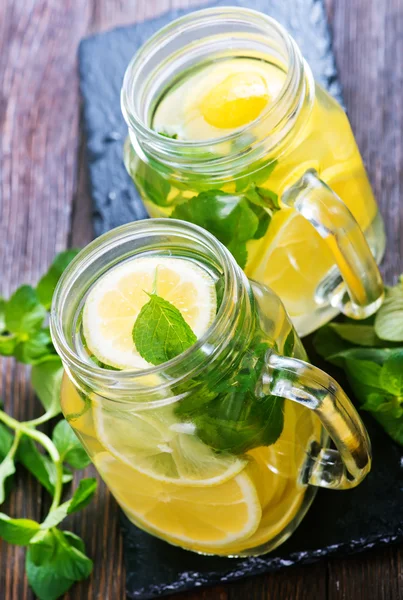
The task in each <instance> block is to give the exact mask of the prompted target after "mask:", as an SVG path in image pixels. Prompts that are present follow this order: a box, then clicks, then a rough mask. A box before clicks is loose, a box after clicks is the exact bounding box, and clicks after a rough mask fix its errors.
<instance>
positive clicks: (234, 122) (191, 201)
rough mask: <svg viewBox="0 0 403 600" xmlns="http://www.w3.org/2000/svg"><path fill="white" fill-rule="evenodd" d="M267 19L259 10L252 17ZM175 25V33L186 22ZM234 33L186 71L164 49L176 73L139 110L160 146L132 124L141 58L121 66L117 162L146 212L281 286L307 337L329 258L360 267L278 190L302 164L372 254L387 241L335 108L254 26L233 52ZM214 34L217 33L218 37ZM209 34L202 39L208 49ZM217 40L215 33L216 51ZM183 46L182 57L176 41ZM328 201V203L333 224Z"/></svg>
mask: <svg viewBox="0 0 403 600" xmlns="http://www.w3.org/2000/svg"><path fill="white" fill-rule="evenodd" d="M224 10H225V9H224ZM228 11H230V9H228ZM235 12H236V13H237V15H238V14H239V15H240V18H241V17H242V19H243V20H244V21H245V22H248V19H250V20H251V23H252V20H253V19H254V18H255V17H254V16H253V14H252V12H249V11H246V10H245V11H241V10H238V11H234V12H233V13H232V12H231V15H230V17H231V18H233V17H234V14H235ZM207 13H208V14H207ZM202 14H205V15H206V18H207V16H210V18H211V19H212V20H213V19H214V17H215V16H216V15H217V14H218V13H215V12H214V11H202V12H200V13H195V22H196V19H197V17H199V19H200V22H202ZM251 14H252V16H251ZM254 14H257V13H254ZM223 18H224V17H223ZM265 19H266V17H263V15H260V22H261V23H264V20H265ZM209 23H210V21H209ZM223 23H224V21H223ZM187 24H188V25H189V26H190V22H188V23H187ZM193 25H194V24H193ZM182 27H183V28H184V29H183V30H181V31H185V22H184V23H183V24H182ZM222 27H223V28H224V25H223V26H222ZM239 27H240V29H241V27H242V25H240V26H239ZM173 31H174V33H176V34H177V35H178V36H179V33H177V32H175V30H173ZM178 31H179V25H178ZM195 31H196V29H195ZM223 31H224V29H223ZM189 35H190V32H189ZM194 36H195V37H196V34H194ZM235 36H236V34H235V33H233V34H232V36H231V37H230V36H228V45H230V46H231V47H233V48H234V50H233V52H232V51H231V52H229V51H228V50H227V51H223V50H216V51H215V52H213V51H211V54H210V55H208V57H207V58H206V59H205V60H202V59H200V60H199V61H197V62H196V64H195V61H193V62H192V63H191V66H189V67H187V68H182V69H181V68H180V67H179V66H178V67H177V69H176V70H175V69H174V67H175V66H176V62H175V61H176V60H177V62H178V64H179V58H176V57H177V55H175V54H173V55H172V56H173V58H172V61H171V63H169V65H170V68H171V71H172V72H173V73H174V75H173V76H171V78H168V77H167V79H166V80H165V81H164V86H162V85H160V87H159V88H158V89H159V93H158V95H155V96H154V97H153V100H152V102H151V101H150V102H149V103H148V105H147V109H144V110H145V111H146V112H144V113H143V117H142V118H143V119H144V120H145V122H146V125H147V126H148V127H150V128H151V129H152V130H153V131H154V132H157V133H158V134H160V136H161V142H157V141H154V140H151V137H150V139H148V137H145V135H144V133H143V132H140V130H139V131H137V129H136V123H135V119H134V116H135V112H134V110H133V112H131V106H130V97H131V96H130V95H131V94H132V89H131V88H130V85H131V80H130V77H131V74H132V73H137V72H141V70H142V68H144V69H145V66H144V64H145V61H146V58H145V57H141V56H139V59H138V62H137V63H136V62H134V64H133V65H132V66H130V67H129V69H128V71H127V76H126V80H125V84H124V88H123V96H122V98H123V101H122V106H123V110H124V114H125V117H126V120H127V122H128V124H129V134H130V137H129V139H128V140H127V143H126V147H125V156H124V157H125V163H126V167H127V169H128V171H129V173H130V175H131V176H132V178H133V180H134V182H135V183H136V186H137V188H138V190H139V192H140V194H141V196H142V199H143V201H144V204H145V206H146V208H147V211H148V212H149V214H150V215H151V216H152V217H158V216H169V217H174V218H177V219H184V220H187V221H191V222H193V223H196V224H198V225H200V226H202V227H205V228H206V229H208V230H209V231H211V232H212V233H213V234H214V235H216V236H217V237H218V238H219V239H220V241H221V242H223V243H224V244H225V245H226V246H227V248H229V250H230V251H231V252H232V253H233V255H234V257H235V258H236V260H237V261H238V263H239V264H240V266H241V267H242V268H244V269H245V272H246V274H247V275H248V277H250V278H252V279H254V280H256V281H259V282H261V283H264V284H265V285H267V286H270V287H271V288H272V289H273V290H274V291H275V292H276V293H278V294H279V296H280V297H281V299H282V300H283V302H284V303H285V306H286V309H287V311H288V313H289V314H290V316H291V317H292V319H293V321H294V323H295V324H296V326H297V329H298V331H299V333H301V334H302V335H305V334H306V333H309V332H310V331H312V330H313V329H315V328H316V327H318V326H319V325H320V324H321V323H323V322H324V321H325V320H327V319H329V318H330V317H331V316H333V315H334V314H335V312H336V311H335V310H334V309H331V308H329V302H330V298H325V299H323V298H321V293H320V290H321V286H322V287H323V286H325V287H326V290H328V289H329V290H330V291H329V292H328V294H330V293H331V291H332V290H333V289H334V288H335V287H337V286H336V283H334V285H331V286H329V285H328V284H323V282H324V281H325V278H326V276H328V275H329V274H331V273H333V275H332V276H333V278H336V277H337V275H335V274H334V269H335V264H336V263H337V266H338V268H339V270H340V272H341V274H342V276H343V277H344V279H345V281H348V279H349V281H348V283H350V284H351V287H353V288H354V286H355V287H356V288H358V287H359V286H360V281H362V280H364V279H365V273H362V272H360V273H359V275H358V276H357V274H355V275H354V276H353V277H351V274H350V267H349V265H347V264H346V265H345V264H344V263H343V259H342V258H341V259H340V260H339V259H338V249H337V247H335V244H332V242H333V241H334V240H335V239H336V243H337V244H338V243H339V239H338V237H337V236H336V238H334V237H332V236H328V238H326V239H323V237H321V235H319V233H318V231H317V230H316V229H315V228H314V227H313V226H312V224H311V223H310V222H308V221H307V220H305V218H304V217H303V216H301V215H300V214H299V213H298V212H297V211H296V210H295V209H294V208H289V207H287V206H286V204H285V202H284V199H285V194H286V192H288V191H289V190H290V189H291V188H292V187H293V186H295V185H297V182H298V181H299V180H300V178H301V177H302V176H303V175H304V174H305V173H306V172H311V171H312V172H315V175H316V176H317V177H319V178H320V180H322V181H323V182H324V183H326V184H327V185H328V186H330V188H331V189H332V190H333V192H335V194H337V196H339V198H341V200H342V201H343V202H344V204H345V205H346V206H347V207H348V209H349V210H350V211H351V213H352V215H353V216H354V217H355V219H356V221H357V222H358V224H359V226H360V228H361V229H362V231H364V233H365V236H366V238H367V241H368V243H369V245H370V247H371V250H372V253H373V254H374V255H375V258H376V260H377V261H378V262H379V261H380V259H381V257H382V254H383V250H384V243H385V242H384V233H383V229H382V222H381V219H380V216H379V214H378V209H377V205H376V202H375V199H374V196H373V193H372V190H371V186H370V184H369V181H368V177H367V175H366V172H365V169H364V166H363V163H362V159H361V156H360V153H359V150H358V148H357V145H356V142H355V140H354V136H353V134H352V131H351V128H350V124H349V121H348V119H347V116H346V114H345V112H344V111H343V110H342V108H341V107H340V105H339V104H338V103H337V102H336V101H335V100H334V99H333V98H332V97H331V96H330V95H329V94H328V93H327V92H326V91H324V90H323V89H322V88H321V87H320V86H319V85H317V84H316V85H315V84H314V82H313V81H312V80H311V79H310V77H311V75H310V71H309V67H307V66H306V65H303V63H302V62H301V65H300V67H299V68H300V71H298V70H297V67H295V66H293V67H291V66H290V64H287V60H286V59H285V58H283V57H282V56H279V50H278V44H279V42H278V40H277V39H276V38H275V37H274V33H273V40H270V32H269V29H268V32H267V39H268V40H269V41H268V42H267V43H268V46H270V42H272V48H270V47H268V48H267V51H262V50H261V49H260V50H257V49H256V47H257V41H256V37H257V36H256V37H254V35H252V34H251V35H250V47H247V45H246V44H245V40H244V38H242V37H241V34H240V41H239V45H240V47H242V50H241V49H238V48H237V45H236V44H237V42H238V40H237V38H236V37H235ZM221 37H222V40H223V39H225V34H222V36H221ZM213 39H214V38H213V37H211V39H210V38H209V37H206V45H207V44H208V43H210V45H212V40H213ZM187 40H188V38H186V41H187ZM222 40H221V39H219V36H217V42H216V44H217V48H221V47H222ZM156 43H157V38H156ZM194 43H196V42H194ZM150 44H151V42H150ZM184 44H185V42H184ZM211 47H212V46H211ZM200 48H201V50H200V54H201V55H203V56H204V55H205V54H207V51H206V52H205V54H202V50H203V49H204V46H203V45H202V42H200ZM181 50H182V52H183V55H185V53H186V46H185V45H184V46H183V48H181ZM162 52H163V51H162V50H161V53H162ZM190 53H191V45H190V46H189V54H190ZM179 56H181V57H182V55H179V54H178V57H179ZM162 60H163V58H162V57H161V61H162ZM181 60H182V63H184V61H185V59H184V58H183V57H182V58H181ZM189 60H190V59H189ZM292 69H293V70H292ZM171 71H169V72H171ZM156 73H157V71H156ZM149 77H150V80H151V81H152V75H149ZM156 78H157V75H156ZM304 80H305V83H304ZM298 82H299V83H298ZM292 86H294V87H295V91H294V92H291V91H290V90H291V89H292ZM298 86H299V87H298ZM150 89H151V86H150ZM155 89H157V87H155ZM137 92H138V90H137V88H136V94H137ZM287 95H288V96H287ZM126 98H127V99H128V100H127V103H126V102H125V99H126ZM287 98H288V100H287ZM287 102H288V104H287ZM276 115H278V118H277V116H276ZM164 138H165V140H168V141H166V142H165V144H166V148H165V147H164ZM140 149H141V151H140ZM202 160H204V161H205V162H204V163H203V164H202V163H201V162H200V161H202ZM192 161H193V165H192ZM225 161H227V162H225ZM336 209H337V207H336V208H332V209H331V212H332V211H333V212H334V213H335V214H334V220H335V222H337V220H338V215H337V214H336ZM339 221H340V222H341V219H339ZM319 225H320V223H319ZM341 227H342V225H340V228H341ZM340 235H341V233H340ZM343 235H344V233H343ZM346 235H350V232H349V226H347V232H346ZM333 281H335V279H333ZM359 293H360V291H359V290H358V295H359ZM324 304H326V305H324ZM374 306H375V305H374ZM371 310H372V312H373V310H375V308H373V309H371Z"/></svg>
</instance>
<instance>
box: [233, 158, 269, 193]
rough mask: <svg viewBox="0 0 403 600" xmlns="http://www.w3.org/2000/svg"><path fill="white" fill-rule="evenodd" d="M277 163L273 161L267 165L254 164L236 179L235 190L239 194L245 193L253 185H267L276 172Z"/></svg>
mask: <svg viewBox="0 0 403 600" xmlns="http://www.w3.org/2000/svg"><path fill="white" fill-rule="evenodd" d="M276 165H277V161H276V160H273V161H271V162H269V163H265V164H263V165H262V164H256V163H255V164H254V165H251V166H249V167H248V169H247V170H246V171H244V172H243V173H242V174H240V175H239V176H238V177H237V178H236V179H235V189H236V191H237V192H243V191H245V190H247V189H248V188H250V187H251V186H253V185H258V184H260V183H262V184H263V183H266V181H267V180H268V179H269V177H270V175H271V174H272V172H273V171H274V169H275V167H276Z"/></svg>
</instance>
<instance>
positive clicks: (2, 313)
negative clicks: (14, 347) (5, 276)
mask: <svg viewBox="0 0 403 600" xmlns="http://www.w3.org/2000/svg"><path fill="white" fill-rule="evenodd" d="M5 329H6V301H5V300H4V298H2V297H1V296H0V334H1V333H3V332H4V331H5Z"/></svg>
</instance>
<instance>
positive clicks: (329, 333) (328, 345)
mask: <svg viewBox="0 0 403 600" xmlns="http://www.w3.org/2000/svg"><path fill="white" fill-rule="evenodd" d="M313 346H314V348H315V350H316V352H317V353H318V354H319V355H320V356H322V357H323V358H324V359H325V360H328V361H329V362H331V363H333V364H338V365H340V362H341V364H343V360H341V361H340V360H339V359H338V356H339V355H340V353H342V352H344V351H345V350H347V349H349V348H351V344H349V343H347V342H346V341H345V340H343V339H341V338H340V336H339V335H338V334H337V333H336V332H335V330H334V329H332V328H331V327H330V325H325V326H324V327H321V328H320V329H319V330H318V331H317V332H316V333H315V335H314V338H313Z"/></svg>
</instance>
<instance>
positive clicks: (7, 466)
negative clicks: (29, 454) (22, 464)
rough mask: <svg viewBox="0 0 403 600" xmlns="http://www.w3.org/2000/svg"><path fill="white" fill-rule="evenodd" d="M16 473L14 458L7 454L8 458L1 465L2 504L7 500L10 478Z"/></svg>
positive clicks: (0, 499)
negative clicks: (7, 483)
mask: <svg viewBox="0 0 403 600" xmlns="http://www.w3.org/2000/svg"><path fill="white" fill-rule="evenodd" d="M14 473H15V464H14V458H13V457H12V456H10V455H9V454H7V456H6V457H5V458H4V459H3V460H2V462H1V463H0V504H3V502H4V501H5V499H6V489H5V484H6V481H7V479H8V478H9V477H11V476H12V475H14Z"/></svg>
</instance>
